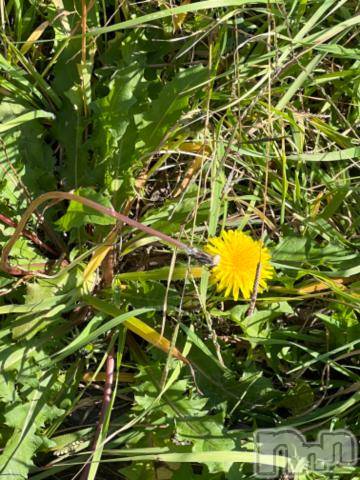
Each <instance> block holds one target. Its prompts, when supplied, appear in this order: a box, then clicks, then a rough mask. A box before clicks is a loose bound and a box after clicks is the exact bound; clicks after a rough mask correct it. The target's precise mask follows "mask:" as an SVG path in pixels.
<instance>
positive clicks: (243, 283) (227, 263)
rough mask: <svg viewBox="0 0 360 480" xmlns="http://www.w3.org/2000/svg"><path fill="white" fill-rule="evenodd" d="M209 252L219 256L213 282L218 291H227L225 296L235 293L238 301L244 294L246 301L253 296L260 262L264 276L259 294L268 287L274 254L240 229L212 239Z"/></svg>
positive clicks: (260, 283) (207, 247)
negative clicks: (271, 255)
mask: <svg viewBox="0 0 360 480" xmlns="http://www.w3.org/2000/svg"><path fill="white" fill-rule="evenodd" d="M205 250H206V251H207V252H208V253H210V254H211V255H214V256H215V263H216V265H215V266H213V268H212V280H213V281H214V283H216V284H217V290H218V291H219V292H221V291H222V290H225V296H226V297H229V296H230V294H231V293H232V295H233V297H234V299H235V300H237V299H238V298H239V291H241V293H242V295H243V297H244V298H246V299H248V298H250V297H251V294H252V291H253V288H254V282H255V276H256V269H257V265H258V263H259V261H260V262H261V266H260V276H259V286H258V292H262V291H263V290H264V289H265V288H266V286H267V280H269V279H271V278H272V276H273V273H274V268H273V267H272V265H271V263H270V253H269V251H268V249H267V248H266V247H264V246H263V245H262V242H261V241H256V240H253V239H252V238H251V237H249V236H248V235H246V234H245V233H243V232H240V231H239V230H228V231H224V232H222V234H221V236H220V237H215V238H210V239H209V242H208V244H207V245H206V247H205Z"/></svg>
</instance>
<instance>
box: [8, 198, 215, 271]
mask: <svg viewBox="0 0 360 480" xmlns="http://www.w3.org/2000/svg"><path fill="white" fill-rule="evenodd" d="M48 200H70V201H71V200H72V201H74V202H78V203H81V204H82V205H85V206H86V207H89V208H92V209H94V210H97V211H98V212H100V213H103V214H104V215H109V216H110V217H113V218H116V219H117V220H119V221H121V222H123V223H125V224H126V225H129V226H130V227H133V228H136V229H137V230H142V231H143V232H144V233H146V234H148V235H151V236H155V237H157V238H158V239H159V240H162V241H163V242H166V243H169V244H170V245H173V246H174V247H176V248H179V249H181V250H184V251H185V252H186V253H187V254H189V255H194V256H195V257H198V258H199V260H201V261H203V262H204V261H205V260H204V259H205V257H206V260H207V261H208V263H210V264H211V263H212V257H211V256H210V255H207V254H205V253H203V252H198V251H197V250H196V249H194V248H191V247H189V246H188V245H186V244H185V243H183V242H181V241H180V240H177V239H175V238H171V237H170V236H169V235H166V234H165V233H163V232H160V231H158V230H155V229H154V228H152V227H148V226H147V225H144V224H142V223H140V222H138V221H136V220H133V219H132V218H129V217H127V216H126V215H123V214H122V213H119V212H116V211H115V210H113V209H111V208H108V207H104V206H103V205H100V204H99V203H97V202H94V201H93V200H90V199H88V198H84V197H81V196H79V195H75V194H74V193H70V192H48V193H44V194H43V195H40V196H39V197H38V198H36V199H35V200H33V201H32V202H31V204H30V205H29V206H28V208H27V209H26V211H25V213H24V214H23V216H22V217H21V220H20V222H19V224H18V225H17V227H16V228H15V232H14V234H13V235H12V237H11V238H10V240H9V241H8V243H7V244H6V245H5V247H4V248H3V251H2V254H1V259H0V268H1V269H2V270H3V271H5V272H7V273H9V274H10V275H16V276H21V275H36V276H47V275H45V274H44V273H43V272H38V271H27V270H23V269H21V268H19V267H12V266H11V265H9V262H8V257H9V254H10V252H11V249H12V247H13V246H14V244H15V242H16V240H17V239H18V238H19V237H20V236H21V234H22V232H23V230H24V228H25V225H26V223H27V221H28V219H29V218H30V216H31V215H32V213H33V212H34V211H35V210H36V209H37V208H38V207H39V206H40V205H41V204H42V203H44V202H46V201H48Z"/></svg>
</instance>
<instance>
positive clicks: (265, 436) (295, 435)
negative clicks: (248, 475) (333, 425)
mask: <svg viewBox="0 0 360 480" xmlns="http://www.w3.org/2000/svg"><path fill="white" fill-rule="evenodd" d="M254 437H255V438H254V440H255V448H256V456H257V458H256V464H255V474H256V476H257V477H258V478H266V479H270V478H277V477H278V475H279V470H280V469H279V466H277V465H278V464H277V462H276V457H279V455H281V456H283V457H284V456H285V457H287V459H288V460H287V464H286V469H287V470H288V471H290V472H292V473H302V472H304V471H306V470H307V471H314V472H321V473H324V472H328V471H330V470H331V468H332V467H334V466H336V465H341V466H350V465H354V464H356V462H357V456H358V446H357V441H356V438H355V436H354V435H353V434H352V433H351V432H349V431H348V430H342V429H341V430H334V431H329V430H322V431H321V432H319V434H318V436H317V441H316V442H308V441H307V440H306V438H305V437H304V435H303V434H302V433H301V432H299V431H298V430H296V429H294V428H278V429H276V428H275V429H259V430H256V432H255V434H254ZM263 455H267V459H265V457H262V456H263Z"/></svg>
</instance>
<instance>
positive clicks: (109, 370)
mask: <svg viewBox="0 0 360 480" xmlns="http://www.w3.org/2000/svg"><path fill="white" fill-rule="evenodd" d="M114 370H115V358H114V348H112V349H111V350H110V352H109V354H108V356H107V359H106V371H105V385H104V391H103V399H102V405H101V412H100V417H99V421H98V424H97V427H96V432H95V437H94V440H93V444H92V447H91V451H92V454H94V452H95V450H96V447H97V443H98V440H99V438H100V434H101V431H102V430H103V427H104V423H105V420H106V417H107V415H108V410H109V408H110V405H111V395H112V386H113V383H114ZM90 462H91V460H90V459H89V463H87V464H86V466H85V468H84V470H83V472H82V475H81V479H80V480H87V478H88V476H89V470H90V465H91V463H90Z"/></svg>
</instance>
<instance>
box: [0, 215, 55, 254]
mask: <svg viewBox="0 0 360 480" xmlns="http://www.w3.org/2000/svg"><path fill="white" fill-rule="evenodd" d="M0 222H2V223H4V224H5V225H8V226H9V227H13V228H16V227H17V223H16V222H14V221H13V220H11V218H8V217H6V216H5V215H3V214H2V213H0ZM21 234H22V236H24V237H26V238H28V239H29V240H30V241H31V242H33V243H34V244H35V245H37V246H38V247H39V248H42V249H43V250H46V251H47V252H48V253H51V255H54V256H57V252H55V250H54V249H53V248H51V247H50V246H49V245H46V243H44V242H43V241H42V240H40V238H39V237H38V236H37V235H36V234H35V233H31V232H29V230H26V229H24V230H23V231H22V233H21Z"/></svg>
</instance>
